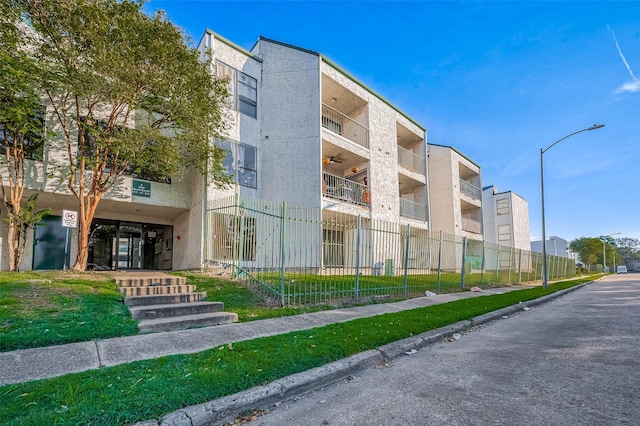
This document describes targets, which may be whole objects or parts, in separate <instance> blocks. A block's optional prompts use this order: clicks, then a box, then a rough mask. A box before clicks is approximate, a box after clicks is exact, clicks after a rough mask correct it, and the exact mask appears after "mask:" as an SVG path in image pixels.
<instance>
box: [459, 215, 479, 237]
mask: <svg viewBox="0 0 640 426" xmlns="http://www.w3.org/2000/svg"><path fill="white" fill-rule="evenodd" d="M462 230H463V231H466V232H471V233H472V234H482V224H481V223H480V222H478V221H477V220H475V219H471V218H468V217H464V216H462Z"/></svg>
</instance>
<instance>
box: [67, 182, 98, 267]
mask: <svg viewBox="0 0 640 426" xmlns="http://www.w3.org/2000/svg"><path fill="white" fill-rule="evenodd" d="M105 192H106V191H105ZM103 195H104V192H102V193H98V194H96V193H94V192H89V194H87V195H85V196H83V197H82V198H80V204H79V207H80V211H79V212H78V219H79V222H80V223H79V229H78V254H77V255H76V262H75V264H74V265H73V268H71V269H73V270H74V271H86V270H87V263H88V261H89V230H90V229H91V222H93V216H95V213H96V208H97V207H98V203H99V202H100V199H101V198H102V196H103Z"/></svg>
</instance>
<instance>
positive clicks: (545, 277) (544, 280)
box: [540, 124, 604, 290]
mask: <svg viewBox="0 0 640 426" xmlns="http://www.w3.org/2000/svg"><path fill="white" fill-rule="evenodd" d="M602 127H604V124H594V125H593V126H591V127H587V128H586V129H582V130H578V131H577V132H573V133H571V134H569V135H567V136H565V137H563V138H560V139H558V140H557V141H555V142H554V143H552V144H551V145H549V146H548V147H546V148H545V149H542V148H540V193H541V195H542V205H541V207H542V286H543V287H544V289H545V290H546V289H547V280H548V273H547V236H546V232H545V222H544V163H543V158H542V155H543V154H544V153H545V152H547V151H548V150H549V149H551V148H552V147H554V146H555V145H557V144H558V143H559V142H562V141H563V140H565V139H567V138H568V137H571V136H573V135H577V134H578V133H582V132H589V131H591V130H596V129H601V128H602Z"/></svg>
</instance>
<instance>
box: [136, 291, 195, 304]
mask: <svg viewBox="0 0 640 426" xmlns="http://www.w3.org/2000/svg"><path fill="white" fill-rule="evenodd" d="M205 297H207V292H201V293H186V294H165V295H157V296H130V297H126V298H125V299H124V304H125V305H127V306H129V307H131V306H143V305H166V304H170V303H188V302H201V301H202V300H203V299H204V298H205Z"/></svg>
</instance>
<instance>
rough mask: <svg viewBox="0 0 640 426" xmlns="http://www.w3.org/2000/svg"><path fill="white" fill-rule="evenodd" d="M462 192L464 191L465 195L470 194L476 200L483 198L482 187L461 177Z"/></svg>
mask: <svg viewBox="0 0 640 426" xmlns="http://www.w3.org/2000/svg"><path fill="white" fill-rule="evenodd" d="M460 192H462V193H463V194H465V195H468V196H469V197H471V198H473V199H474V200H479V201H481V200H482V191H480V188H477V187H475V186H473V185H472V184H470V183H469V182H467V181H466V180H462V179H460Z"/></svg>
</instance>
